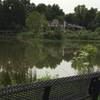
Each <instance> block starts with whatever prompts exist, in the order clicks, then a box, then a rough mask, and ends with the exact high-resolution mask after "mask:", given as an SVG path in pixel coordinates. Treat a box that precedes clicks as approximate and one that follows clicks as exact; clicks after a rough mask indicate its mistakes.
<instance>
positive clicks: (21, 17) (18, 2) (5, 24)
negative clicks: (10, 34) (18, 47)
mask: <svg viewBox="0 0 100 100" xmlns="http://www.w3.org/2000/svg"><path fill="white" fill-rule="evenodd" d="M33 12H35V13H33ZM30 15H32V16H30ZM32 17H33V18H32ZM41 17H43V18H41ZM29 18H31V19H29ZM34 18H35V19H36V20H38V19H40V18H41V21H40V22H44V21H42V19H43V20H46V22H50V21H52V20H53V19H58V20H59V21H60V22H63V21H66V22H67V23H71V24H76V25H80V26H83V27H85V28H86V29H88V30H92V31H94V30H95V29H96V28H97V27H100V11H98V10H97V9H96V8H91V9H88V8H86V6H85V5H78V6H77V7H75V9H74V13H69V14H65V13H64V12H63V10H62V9H61V8H60V7H59V5H57V4H54V5H52V6H51V5H45V4H43V3H41V4H38V5H37V6H36V5H35V4H34V3H30V0H3V1H1V0H0V30H15V31H18V32H19V31H21V30H25V29H27V28H28V27H27V26H32V25H26V24H27V23H26V22H27V19H28V20H29V22H31V21H32V19H34ZM35 19H34V20H35ZM34 20H33V21H34ZM40 22H39V20H38V21H35V23H39V24H40ZM29 24H30V23H29ZM31 24H34V22H33V23H31ZM41 26H42V25H41ZM37 27H38V24H37ZM37 29H38V28H37Z"/></svg>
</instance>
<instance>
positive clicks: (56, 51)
mask: <svg viewBox="0 0 100 100" xmlns="http://www.w3.org/2000/svg"><path fill="white" fill-rule="evenodd" d="M80 44H81V46H82V47H81V46H80ZM84 45H85V44H84V43H80V42H79V43H76V42H66V41H65V42H63V41H61V42H46V41H39V40H36V41H35V40H30V41H26V42H21V41H15V42H14V41H9V42H0V47H1V48H0V87H5V86H7V85H14V84H20V83H31V82H33V81H35V80H36V79H37V75H36V73H37V72H36V68H38V69H42V68H44V67H45V68H51V69H55V68H56V67H57V65H60V63H61V62H62V60H64V61H66V62H71V61H72V67H73V69H75V70H78V72H80V73H86V72H91V71H92V70H94V68H93V66H94V65H97V66H100V63H99V60H97V58H98V59H100V54H99V52H98V49H97V48H99V46H93V45H86V46H84ZM74 52H76V54H75V55H74ZM98 64H99V65H98Z"/></svg>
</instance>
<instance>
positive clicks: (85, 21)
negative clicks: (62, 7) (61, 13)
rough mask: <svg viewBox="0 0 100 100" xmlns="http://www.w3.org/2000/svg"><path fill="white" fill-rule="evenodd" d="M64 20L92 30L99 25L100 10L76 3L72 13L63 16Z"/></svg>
mask: <svg viewBox="0 0 100 100" xmlns="http://www.w3.org/2000/svg"><path fill="white" fill-rule="evenodd" d="M65 20H66V21H67V22H68V23H73V24H77V25H80V26H83V27H85V28H86V29H90V30H93V31H94V30H95V29H96V28H97V27H100V12H99V11H98V10H97V9H96V8H90V9H88V8H86V6H85V5H78V6H77V7H75V9H74V13H70V14H67V15H66V16H65Z"/></svg>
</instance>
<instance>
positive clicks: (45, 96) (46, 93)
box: [42, 86, 51, 100]
mask: <svg viewBox="0 0 100 100" xmlns="http://www.w3.org/2000/svg"><path fill="white" fill-rule="evenodd" d="M50 91H51V86H47V87H45V89H44V94H43V99H42V100H49V95H50Z"/></svg>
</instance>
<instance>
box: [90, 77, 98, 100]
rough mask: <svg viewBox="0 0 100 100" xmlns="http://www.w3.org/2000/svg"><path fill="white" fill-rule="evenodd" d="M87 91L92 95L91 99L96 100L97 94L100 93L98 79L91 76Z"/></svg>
mask: <svg viewBox="0 0 100 100" xmlns="http://www.w3.org/2000/svg"><path fill="white" fill-rule="evenodd" d="M89 93H90V96H91V97H92V100H98V96H99V94H100V79H99V78H93V79H92V80H91V83H90V87H89Z"/></svg>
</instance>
